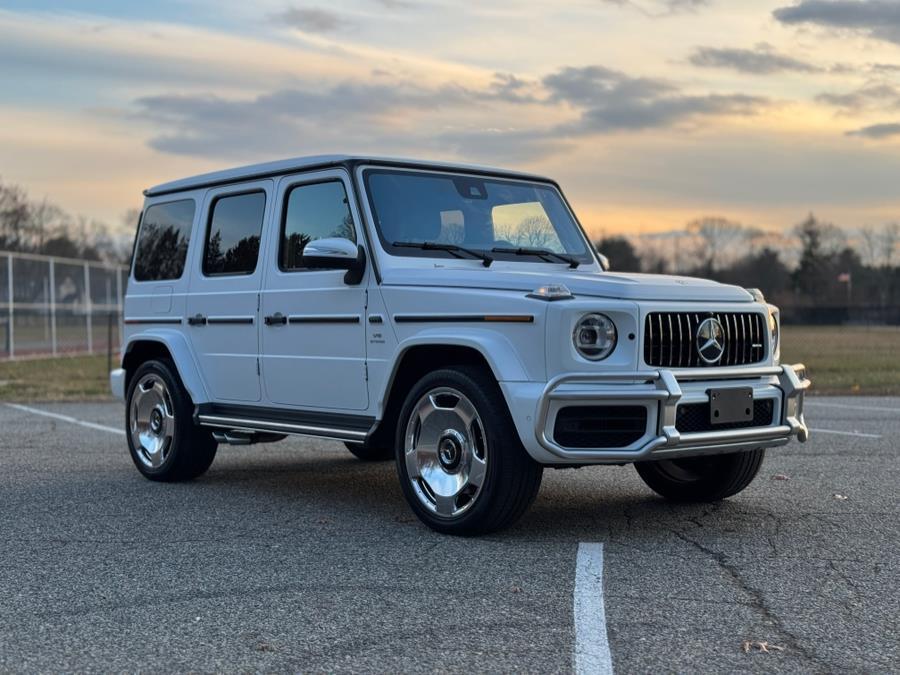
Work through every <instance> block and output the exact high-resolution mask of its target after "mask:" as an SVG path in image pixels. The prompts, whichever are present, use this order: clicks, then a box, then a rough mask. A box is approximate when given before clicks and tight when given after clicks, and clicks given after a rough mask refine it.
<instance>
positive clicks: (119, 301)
mask: <svg viewBox="0 0 900 675" xmlns="http://www.w3.org/2000/svg"><path fill="white" fill-rule="evenodd" d="M123 307H124V304H123V298H122V270H121V269H120V268H118V267H117V268H116V337H117V338H118V342H119V344H118V345H117V347H118V350H117V351H118V352H119V353H121V352H122V330H123V328H124V326H125V310H124V309H123Z"/></svg>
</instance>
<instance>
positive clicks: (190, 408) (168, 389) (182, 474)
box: [125, 359, 218, 482]
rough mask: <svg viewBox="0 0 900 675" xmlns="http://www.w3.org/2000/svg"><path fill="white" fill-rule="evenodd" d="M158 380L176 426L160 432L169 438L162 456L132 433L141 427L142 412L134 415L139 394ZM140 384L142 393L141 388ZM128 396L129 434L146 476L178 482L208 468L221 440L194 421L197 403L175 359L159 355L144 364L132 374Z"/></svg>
mask: <svg viewBox="0 0 900 675" xmlns="http://www.w3.org/2000/svg"><path fill="white" fill-rule="evenodd" d="M158 383H162V385H163V387H164V389H163V390H162V391H163V394H162V399H163V401H164V403H163V404H162V405H163V407H164V408H165V409H166V410H167V411H169V412H170V414H171V424H172V426H173V427H174V428H173V429H172V430H171V431H169V432H168V433H167V434H160V436H163V437H165V439H166V440H165V441H164V442H161V444H160V447H162V448H163V449H161V450H160V453H159V457H157V456H156V453H152V454H150V453H148V451H147V449H146V448H145V447H144V446H143V445H141V444H140V443H137V444H136V443H135V439H134V438H133V433H132V432H133V431H134V429H135V428H136V427H137V422H136V419H137V418H139V417H140V415H138V416H137V418H134V419H133V417H134V412H135V411H134V404H135V396H142V395H146V392H149V391H150V390H151V389H153V388H154V387H155V386H156V385H157V384H158ZM139 386H140V387H141V392H140V393H138V391H137V390H138V387H139ZM156 392H157V390H156V389H154V390H153V394H154V396H155V395H157V393H156ZM125 400H126V406H125V436H126V437H127V439H128V450H129V452H130V454H131V459H132V461H133V462H134V465H135V466H136V467H137V469H138V471H140V472H141V473H142V474H143V475H144V477H146V478H148V479H150V480H155V481H163V482H176V481H186V480H192V479H194V478H197V477H198V476H200V475H202V474H203V473H205V472H206V470H207V469H208V468H209V466H210V464H212V462H213V459H215V457H216V449H217V448H218V443H216V441H215V439H214V438H213V436H212V433H211V432H210V431H209V430H207V429H204V428H203V427H199V426H197V425H195V424H194V420H193V414H194V404H193V402H192V401H191V397H190V395H189V394H188V392H187V390H186V389H185V388H184V385H182V384H181V378H180V377H179V376H178V371H177V370H176V369H175V364H174V363H172V361H170V360H169V359H159V360H153V361H147V362H145V363H143V364H141V366H140V367H139V368H138V369H137V370H136V371H135V372H134V375H132V376H131V381H130V383H129V385H128V395H127V396H126V399H125ZM139 400H140V399H139ZM159 417H161V416H159ZM163 424H165V422H163ZM145 437H149V436H145ZM157 437H159V436H157ZM151 457H152V458H153V459H151ZM154 460H156V461H154Z"/></svg>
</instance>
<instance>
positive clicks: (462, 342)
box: [394, 327, 534, 382]
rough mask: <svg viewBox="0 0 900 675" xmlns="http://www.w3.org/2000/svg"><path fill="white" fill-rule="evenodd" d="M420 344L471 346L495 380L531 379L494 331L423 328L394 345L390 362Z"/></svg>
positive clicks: (509, 345)
mask: <svg viewBox="0 0 900 675" xmlns="http://www.w3.org/2000/svg"><path fill="white" fill-rule="evenodd" d="M420 345H448V346H452V347H468V348H470V349H474V350H476V351H478V352H479V353H480V354H481V355H482V356H483V357H484V359H485V361H487V363H488V365H489V366H490V367H491V371H493V373H494V377H496V378H497V381H498V382H501V381H512V382H525V381H528V380H532V379H534V378H533V377H532V376H530V375H529V373H528V370H527V369H526V367H525V363H524V362H523V361H522V359H521V357H520V356H519V352H518V350H517V349H516V347H515V345H514V344H513V342H512V341H511V340H510V339H509V338H507V337H506V336H505V335H503V334H502V333H499V332H497V331H495V330H489V329H485V328H469V327H465V328H460V327H453V328H452V329H450V328H447V327H440V328H426V329H424V330H422V331H419V332H418V333H416V335H414V336H413V337H410V338H407V339H405V340H403V341H402V342H400V343H399V344H398V346H397V354H396V355H395V360H394V363H395V364H397V363H399V362H400V360H401V359H402V358H403V354H404V353H406V352H407V351H408V350H409V349H411V348H412V347H416V346H420ZM395 367H396V366H395Z"/></svg>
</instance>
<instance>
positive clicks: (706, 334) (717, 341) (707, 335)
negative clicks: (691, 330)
mask: <svg viewBox="0 0 900 675" xmlns="http://www.w3.org/2000/svg"><path fill="white" fill-rule="evenodd" d="M724 334H725V331H724V330H723V329H722V324H721V323H719V320H718V319H706V320H705V321H703V323H701V324H700V326H699V327H698V328H697V353H698V354H699V355H700V358H701V359H703V360H704V361H705V362H706V363H710V364H711V363H718V362H719V359H721V358H722V354H723V353H724V352H725V343H724V341H723V339H722V338H723V335H724Z"/></svg>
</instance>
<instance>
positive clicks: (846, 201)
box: [0, 0, 900, 234]
mask: <svg viewBox="0 0 900 675" xmlns="http://www.w3.org/2000/svg"><path fill="white" fill-rule="evenodd" d="M72 4H73V3H67V2H61V1H52V0H32V1H24V0H15V1H13V2H5V3H3V5H4V7H5V9H3V10H0V78H2V81H3V83H4V86H3V88H2V91H3V94H2V98H0V176H2V178H3V179H4V180H5V181H9V182H13V183H18V184H20V185H22V186H23V187H25V188H26V189H27V190H28V191H29V192H30V193H31V194H32V195H33V196H35V197H37V198H42V197H47V198H48V199H50V200H52V201H54V202H57V203H58V204H59V205H60V206H62V207H63V208H65V209H67V210H69V211H72V212H76V213H82V214H84V215H87V216H89V217H94V218H99V219H103V220H106V221H109V222H117V221H119V220H120V219H121V215H122V213H123V212H124V211H126V210H127V209H129V208H134V207H137V206H139V205H140V200H141V194H140V193H141V190H142V189H143V188H145V187H148V186H149V185H152V184H154V183H157V182H161V181H164V180H169V179H173V178H177V177H180V176H183V175H188V174H193V173H198V172H203V171H208V170H212V169H217V168H223V167H227V166H231V165H237V164H246V163H251V162H256V161H264V160H269V159H275V158H281V157H286V156H297V155H308V154H317V153H323V152H353V153H373V154H379V155H399V156H413V157H421V158H430V159H444V160H459V161H465V162H471V163H479V164H489V165H499V166H504V167H513V168H519V169H525V170H528V171H532V172H537V173H542V174H547V175H550V176H552V177H554V178H556V179H558V180H559V181H560V183H561V184H562V185H563V188H564V189H565V190H566V191H567V193H568V195H569V197H570V199H571V200H572V202H573V204H574V206H575V207H576V210H577V212H578V214H579V217H580V218H581V220H582V222H583V223H584V225H585V226H586V227H587V228H588V229H589V230H590V231H591V232H592V233H593V234H601V233H606V234H612V233H632V234H634V233H643V232H653V231H659V230H666V229H679V228H683V227H684V225H685V223H686V222H687V221H689V220H691V219H693V218H696V217H700V216H704V215H721V216H725V217H728V218H731V219H734V220H738V221H740V222H743V223H745V224H747V225H752V226H754V227H759V228H763V229H771V230H776V231H784V230H786V229H787V228H789V227H791V226H792V225H794V224H795V223H796V222H798V221H799V220H801V219H802V218H803V217H804V216H805V215H806V214H807V213H808V212H810V211H814V212H815V213H816V214H818V215H819V216H821V217H823V218H825V219H827V220H831V221H834V222H838V223H840V224H842V225H845V226H848V227H859V226H863V225H866V224H876V223H882V222H886V221H890V220H895V219H898V218H900V192H898V190H897V188H896V184H897V180H896V177H897V176H898V175H900V112H898V103H900V82H898V78H900V27H898V26H897V25H895V23H891V22H892V21H894V22H897V21H900V19H897V18H896V17H893V16H885V17H881V18H880V19H879V20H877V21H876V20H874V19H871V18H867V19H866V20H862V19H860V20H858V21H856V20H855V21H853V22H847V21H845V20H844V19H842V18H841V17H846V12H844V13H840V12H836V11H831V10H830V9H829V8H831V9H833V8H834V7H835V6H837V5H847V6H849V10H852V9H853V6H854V5H856V4H857V3H855V2H849V1H848V2H836V3H821V2H812V1H810V0H806V1H804V2H799V3H797V2H795V0H775V1H770V0H765V1H762V2H760V1H758V0H708V1H706V0H633V1H630V0H606V1H603V0H574V1H572V2H565V3H538V2H512V1H509V2H506V1H502V2H493V3H480V4H478V5H477V6H476V5H474V4H473V5H465V4H464V5H459V4H456V3H453V4H451V3H445V2H442V1H434V2H430V1H426V0H421V1H420V0H354V1H348V2H338V3H329V4H327V5H326V4H322V5H317V4H315V3H306V2H294V3H290V2H285V1H282V0H277V1H276V0H265V1H264V2H257V3H252V4H251V3H235V2H212V1H211V0H193V1H191V2H178V3H176V2H173V1H165V2H160V3H140V4H137V3H134V4H132V3H116V2H109V1H103V0H88V1H85V2H82V3H78V5H79V9H78V10H77V11H76V10H73V9H72ZM882 4H884V5H887V4H890V3H882ZM845 9H847V8H845ZM849 10H848V11H849ZM842 21H843V23H842ZM867 21H868V23H867Z"/></svg>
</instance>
